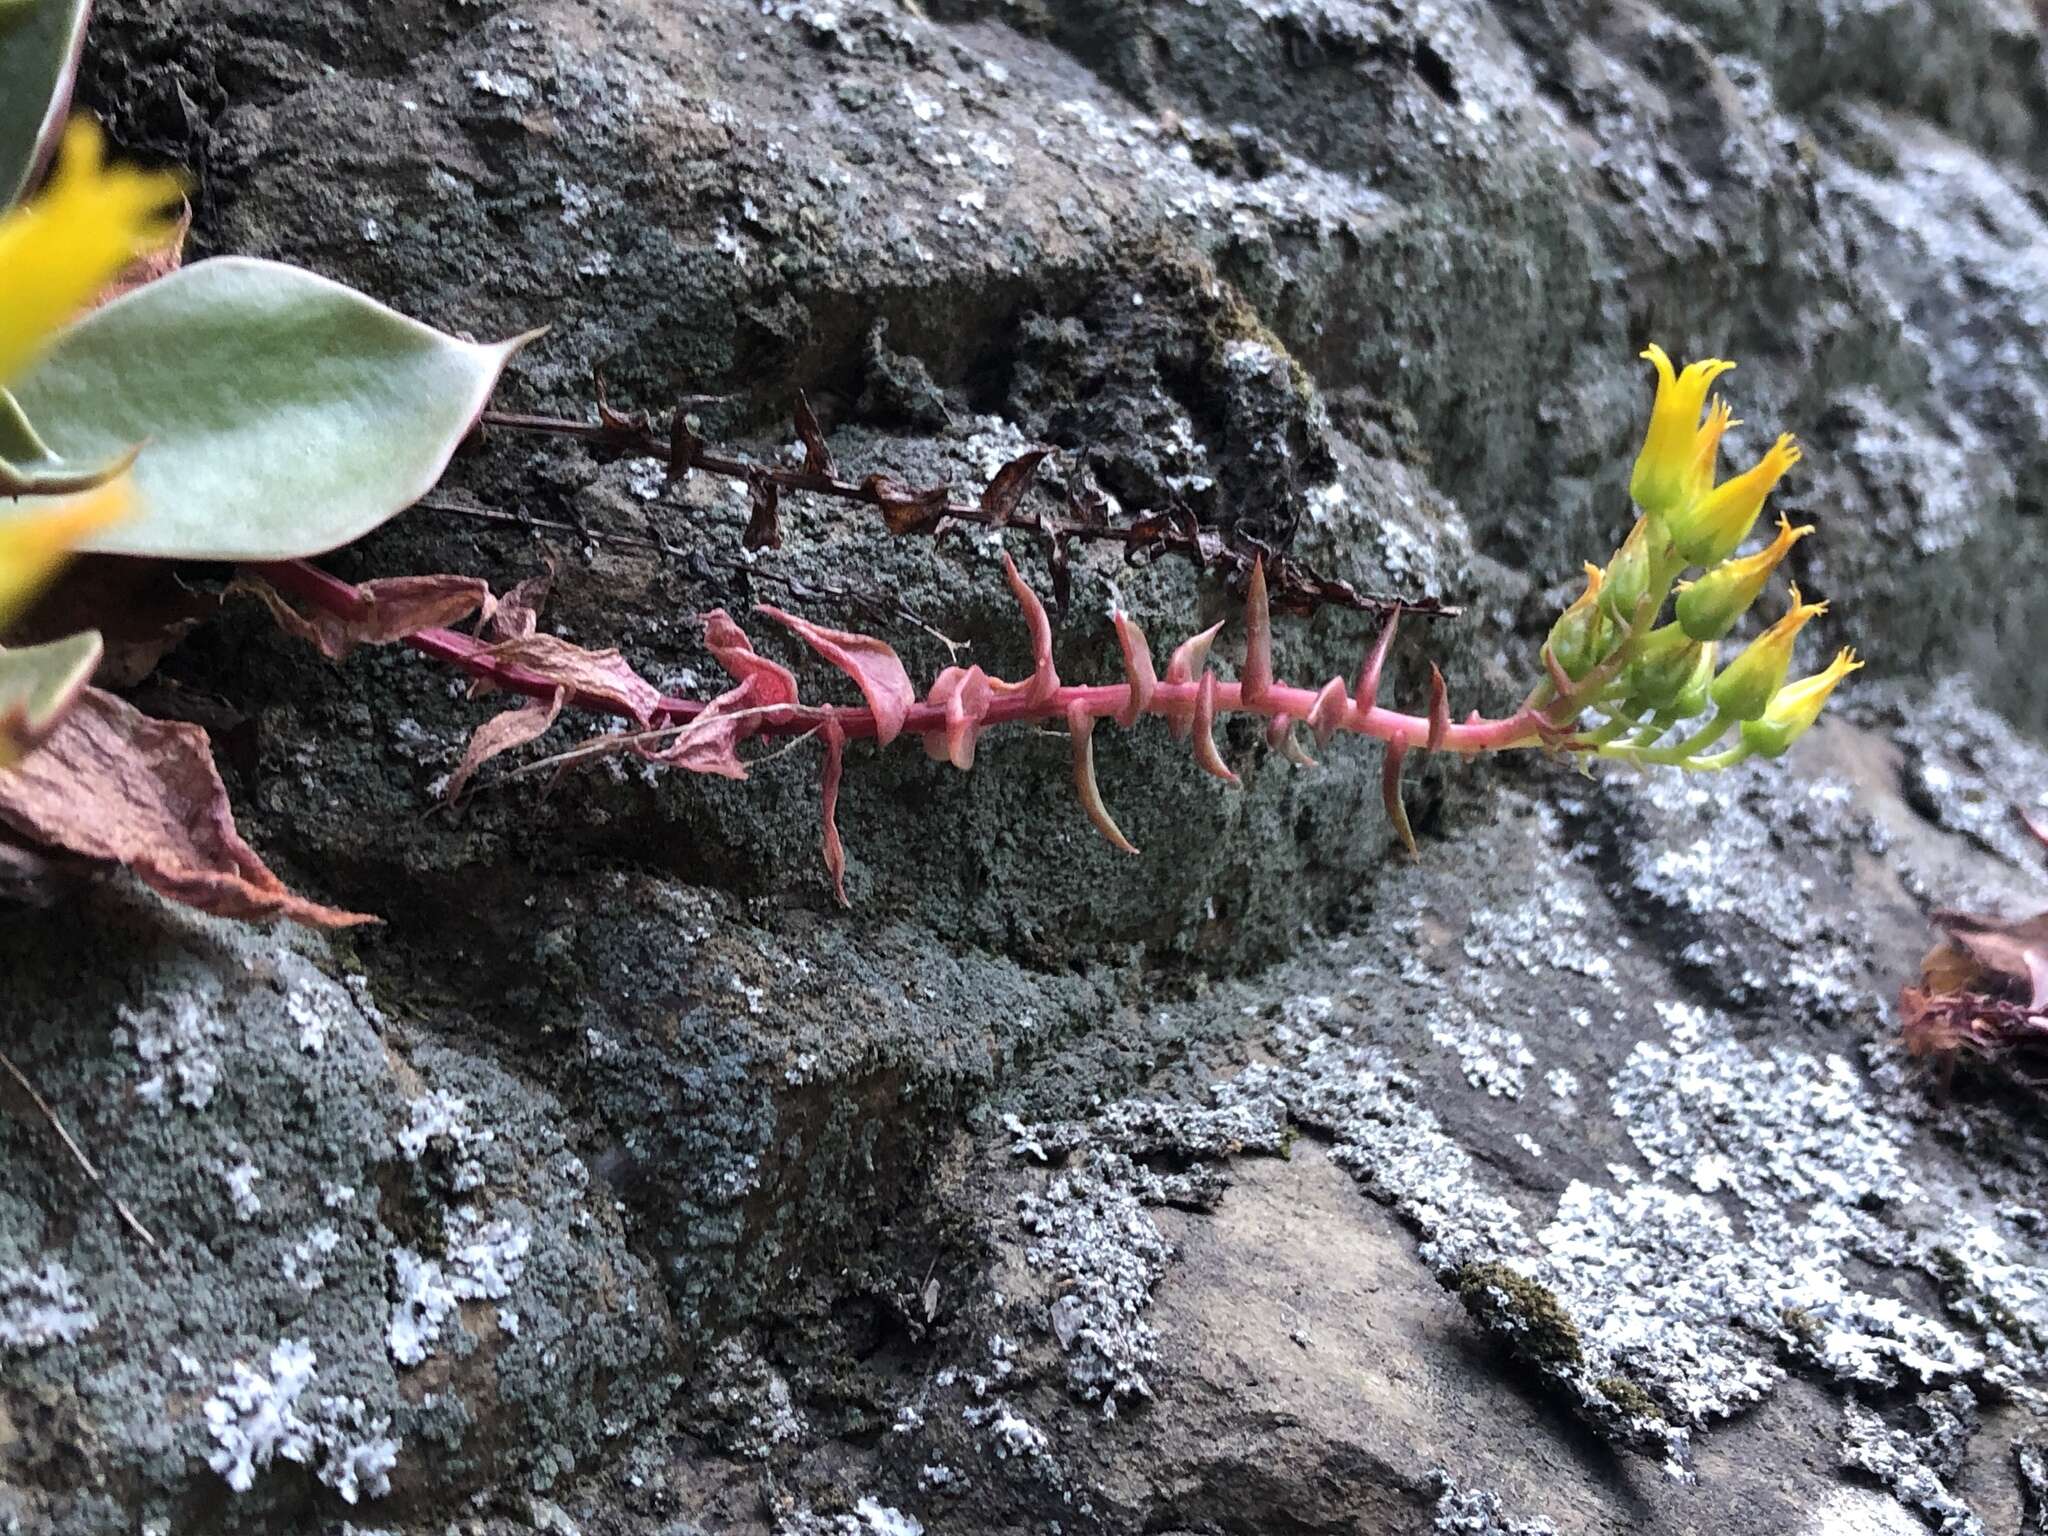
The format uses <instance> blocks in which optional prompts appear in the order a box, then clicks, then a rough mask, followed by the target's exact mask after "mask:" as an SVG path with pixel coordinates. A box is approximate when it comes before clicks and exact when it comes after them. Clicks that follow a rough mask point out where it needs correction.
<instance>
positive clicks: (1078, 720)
mask: <svg viewBox="0 0 2048 1536" xmlns="http://www.w3.org/2000/svg"><path fill="white" fill-rule="evenodd" d="M1067 734H1068V735H1069V736H1071V737H1073V739H1074V793H1075V794H1077V795H1079V796H1080V798H1081V809H1082V810H1084V811H1086V812H1087V813H1088V819H1089V820H1090V821H1091V822H1093V823H1094V824H1095V830H1096V831H1098V832H1100V833H1101V834H1102V835H1103V837H1105V838H1106V839H1108V841H1109V845H1110V846H1111V847H1112V848H1116V849H1120V850H1121V851H1122V852H1124V853H1136V852H1137V851H1138V850H1137V849H1136V848H1134V847H1132V846H1131V841H1130V839H1129V838H1127V837H1125V836H1124V835H1123V832H1122V831H1121V830H1120V829H1119V828H1118V826H1117V824H1116V820H1115V818H1113V817H1112V816H1111V815H1110V814H1109V807H1108V806H1106V805H1104V804H1103V803H1102V790H1101V787H1100V786H1099V785H1098V784H1097V783H1096V781H1095V717H1094V716H1093V715H1091V714H1089V713H1088V710H1087V707H1086V706H1085V705H1081V704H1071V705H1069V706H1068V707H1067Z"/></svg>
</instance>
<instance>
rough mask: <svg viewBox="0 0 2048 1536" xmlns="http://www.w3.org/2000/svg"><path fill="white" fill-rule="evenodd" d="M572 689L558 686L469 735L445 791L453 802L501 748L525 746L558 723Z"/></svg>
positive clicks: (502, 714) (506, 750)
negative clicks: (565, 700)
mask: <svg viewBox="0 0 2048 1536" xmlns="http://www.w3.org/2000/svg"><path fill="white" fill-rule="evenodd" d="M567 696H568V690H566V689H563V688H557V689H556V690H555V694H554V697H553V698H551V699H529V700H527V702H526V703H524V704H521V705H520V706H519V707H518V708H516V709H508V710H505V711H504V712H502V713H500V714H496V715H493V716H492V717H491V718H490V719H488V720H486V721H485V722H484V723H483V724H482V725H480V726H478V727H477V728H476V731H475V733H474V734H473V735H471V737H470V738H469V745H468V746H467V747H465V748H464V749H463V753H462V761H461V762H459V763H457V764H456V765H455V771H454V772H453V773H451V774H449V775H448V788H447V790H446V791H445V793H446V795H447V797H448V799H449V800H450V801H451V802H453V801H456V800H459V799H461V798H462V790H463V786H464V785H466V784H468V783H469V781H470V780H471V779H472V778H474V777H475V776H476V771H477V769H479V768H481V767H483V765H484V764H485V763H488V762H489V761H490V760H491V759H492V758H494V757H496V756H497V755H498V754H499V753H501V752H510V751H511V750H512V749H513V748H514V747H523V746H525V745H526V744H527V743H528V742H530V741H537V740H538V739H539V738H540V737H542V736H544V735H546V734H547V730H548V727H549V726H551V725H553V724H554V723H555V717H556V716H557V715H559V714H561V712H562V703H563V701H564V699H566V698H567Z"/></svg>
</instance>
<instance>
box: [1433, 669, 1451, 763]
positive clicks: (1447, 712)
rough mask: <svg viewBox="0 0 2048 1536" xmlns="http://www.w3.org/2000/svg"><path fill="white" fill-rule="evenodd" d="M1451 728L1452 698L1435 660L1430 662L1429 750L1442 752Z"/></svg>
mask: <svg viewBox="0 0 2048 1536" xmlns="http://www.w3.org/2000/svg"><path fill="white" fill-rule="evenodd" d="M1450 729H1451V700H1450V696H1449V694H1448V693H1446V692H1445V690H1444V675H1443V673H1441V672H1439V671H1438V670H1437V665H1436V663H1435V662H1433V661H1432V662H1431V663H1430V664H1429V750H1430V751H1432V752H1441V751H1442V750H1443V749H1444V737H1445V736H1447V735H1448V734H1450Z"/></svg>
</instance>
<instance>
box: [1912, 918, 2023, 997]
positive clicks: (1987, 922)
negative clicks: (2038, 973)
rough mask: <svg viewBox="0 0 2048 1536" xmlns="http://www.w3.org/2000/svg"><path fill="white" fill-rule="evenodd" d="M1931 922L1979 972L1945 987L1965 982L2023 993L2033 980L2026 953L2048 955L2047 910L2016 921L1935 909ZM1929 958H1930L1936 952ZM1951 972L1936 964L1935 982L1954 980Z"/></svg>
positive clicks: (1959, 987)
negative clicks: (1987, 981)
mask: <svg viewBox="0 0 2048 1536" xmlns="http://www.w3.org/2000/svg"><path fill="white" fill-rule="evenodd" d="M1934 922H1935V926H1936V927H1938V928H1940V929H1941V930H1942V932H1943V933H1945V934H1947V935H1948V939H1949V942H1950V943H1951V944H1952V945H1954V946H1955V947H1956V948H1957V949H1958V950H1960V951H1962V953H1963V954H1964V955H1966V956H1967V957H1968V958H1969V959H1970V960H1971V961H1973V962H1974V963H1975V965H1976V967H1977V970H1978V971H1979V973H1980V974H1979V975H1978V976H1975V977H1970V978H1968V979H1967V980H1965V981H1962V982H1960V983H1958V984H1955V985H1951V986H1947V987H1943V988H1942V990H1945V991H1960V990H1962V989H1963V987H1964V986H1972V987H1975V988H1976V989H1977V990H1980V991H1996V990H1999V989H2001V988H2005V989H2013V990H2016V991H2018V992H2020V993H2021V994H2024V993H2025V992H2026V990H2027V989H2029V988H2030V987H2031V986H2032V984H2033V969H2032V965H2031V963H2030V960H2029V957H2030V956H2032V955H2048V912H2042V913H2039V914H2037V915H2035V916H2033V917H2028V918H2022V919H2021V920H2020V921H2018V922H2004V921H2002V920H2000V919H1998V918H1989V917H1973V916H1971V915H1970V914H1969V913H1967V912H1937V913H1935V914H1934ZM1936 954H1939V951H1937V952H1936ZM1928 958H1929V959H1930V960H1933V959H1934V958H1935V956H1929V957H1928ZM1924 969H1925V967H1923V970H1924ZM1954 975H1955V973H1954V972H1952V971H1951V972H1946V973H1944V970H1943V969H1942V968H1937V970H1936V978H1937V984H1938V981H1940V980H1951V981H1952V980H1954ZM1987 976H1988V978H1990V981H1991V984H1989V985H1986V984H1984V983H1985V978H1986V977H1987Z"/></svg>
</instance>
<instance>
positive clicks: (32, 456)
mask: <svg viewBox="0 0 2048 1536" xmlns="http://www.w3.org/2000/svg"><path fill="white" fill-rule="evenodd" d="M5 3H6V0H0V4H5ZM53 457H54V455H53V454H52V453H51V452H50V445H49V444H48V443H46V442H44V441H43V437H42V434H41V433H40V432H38V431H36V428H35V423H34V422H32V421H30V420H29V419H28V413H27V412H26V411H24V410H23V409H22V408H21V402H20V401H19V400H17V399H15V398H14V392H13V391H12V390H6V389H0V459H12V460H13V461H14V462H15V463H17V464H39V463H44V462H47V461H48V460H49V459H51V458H53Z"/></svg>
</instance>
